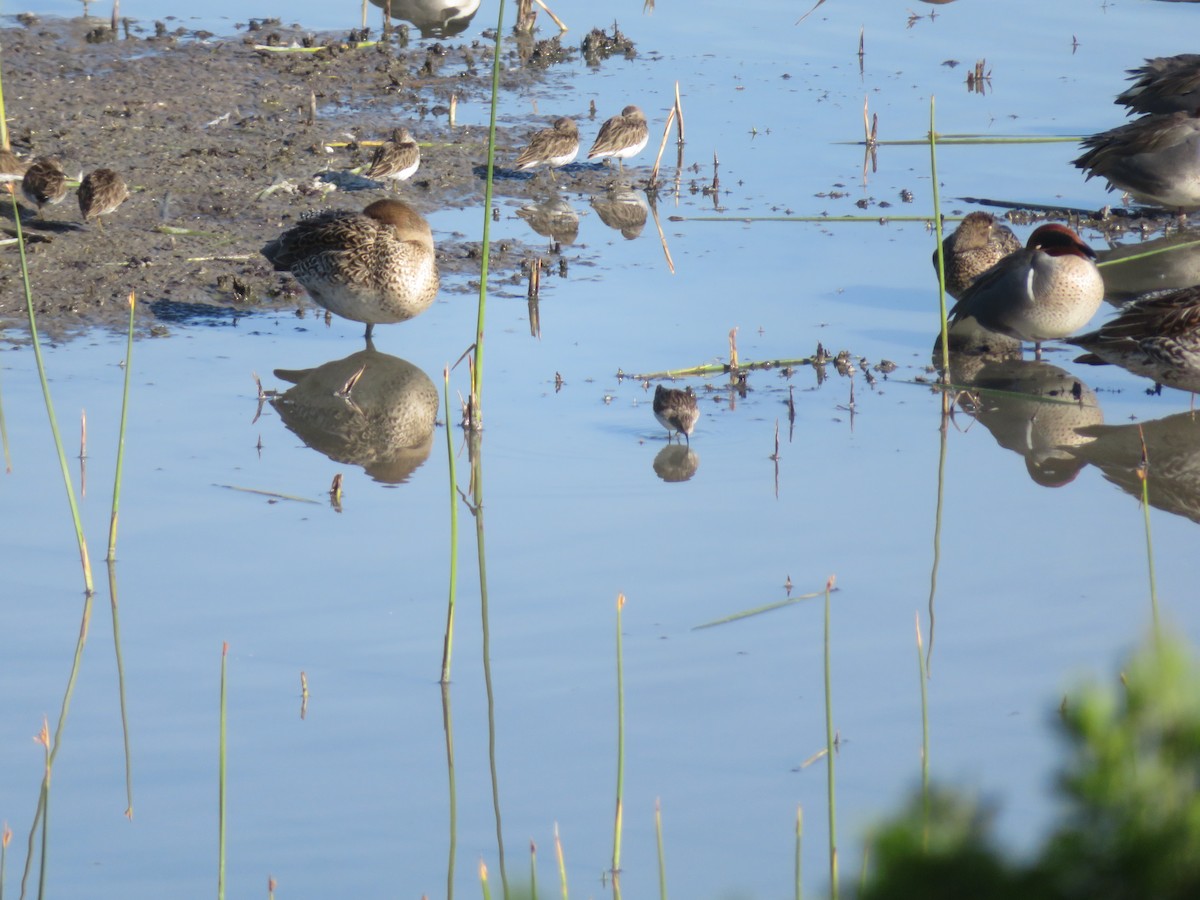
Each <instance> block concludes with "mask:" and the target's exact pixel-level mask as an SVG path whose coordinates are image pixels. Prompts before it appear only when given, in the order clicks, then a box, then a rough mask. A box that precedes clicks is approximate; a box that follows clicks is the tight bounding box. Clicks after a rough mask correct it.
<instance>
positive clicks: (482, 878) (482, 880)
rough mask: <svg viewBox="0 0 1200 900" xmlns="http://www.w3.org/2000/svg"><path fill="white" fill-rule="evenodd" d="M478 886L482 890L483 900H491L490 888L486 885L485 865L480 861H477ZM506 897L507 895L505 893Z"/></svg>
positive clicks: (486, 872) (486, 873)
mask: <svg viewBox="0 0 1200 900" xmlns="http://www.w3.org/2000/svg"><path fill="white" fill-rule="evenodd" d="M479 886H480V887H481V888H483V900H492V888H491V885H489V884H488V871H487V863H485V862H484V861H483V860H482V859H481V860H480V861H479ZM505 896H506V897H507V896H508V894H507V893H506V894H505Z"/></svg>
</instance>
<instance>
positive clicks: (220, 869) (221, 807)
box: [217, 641, 229, 900]
mask: <svg viewBox="0 0 1200 900" xmlns="http://www.w3.org/2000/svg"><path fill="white" fill-rule="evenodd" d="M228 658H229V642H228V641H225V642H224V643H222V644H221V715H220V720H221V725H220V732H219V737H218V746H217V900H225V711H226V703H225V673H226V661H227V660H228Z"/></svg>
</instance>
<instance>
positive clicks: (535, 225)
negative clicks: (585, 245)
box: [517, 195, 579, 244]
mask: <svg viewBox="0 0 1200 900" xmlns="http://www.w3.org/2000/svg"><path fill="white" fill-rule="evenodd" d="M517 216H519V217H520V218H522V219H524V220H525V222H526V224H528V225H529V227H530V228H532V229H533V230H534V231H535V232H536V233H537V234H540V235H541V236H542V237H544V238H549V239H550V240H552V241H555V242H557V243H559V244H573V243H575V239H576V238H577V237H579V213H577V212H575V209H574V208H573V207H572V206H571V204H570V203H568V202H567V201H566V200H564V199H563V198H562V197H559V196H557V195H555V196H553V197H549V198H547V199H546V200H543V201H542V202H541V203H538V204H536V205H534V206H525V207H522V208H521V209H518V210H517Z"/></svg>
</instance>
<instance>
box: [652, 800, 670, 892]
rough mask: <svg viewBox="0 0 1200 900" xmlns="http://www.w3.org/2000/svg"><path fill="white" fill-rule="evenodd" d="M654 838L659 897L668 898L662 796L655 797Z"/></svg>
mask: <svg viewBox="0 0 1200 900" xmlns="http://www.w3.org/2000/svg"><path fill="white" fill-rule="evenodd" d="M654 838H655V842H656V843H657V844H658V898H659V900H667V859H666V854H665V853H663V827H662V798H661V797H655V798H654Z"/></svg>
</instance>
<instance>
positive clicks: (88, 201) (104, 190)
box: [78, 169, 129, 231]
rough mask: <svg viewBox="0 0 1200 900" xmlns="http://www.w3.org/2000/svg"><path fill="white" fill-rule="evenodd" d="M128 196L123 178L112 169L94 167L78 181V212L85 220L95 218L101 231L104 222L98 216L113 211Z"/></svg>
mask: <svg viewBox="0 0 1200 900" xmlns="http://www.w3.org/2000/svg"><path fill="white" fill-rule="evenodd" d="M128 196H129V189H128V188H127V187H126V186H125V179H123V178H122V177H121V176H120V175H118V174H117V173H116V172H114V171H113V170H112V169H96V170H94V171H92V172H89V173H88V174H87V176H86V177H85V178H84V179H83V181H81V182H80V183H79V191H78V198H79V212H80V213H82V214H83V220H84V221H85V222H90V221H91V220H92V219H95V220H96V224H97V225H99V226H100V229H101V230H102V231H103V230H104V222H103V220H102V219H101V218H100V217H101V216H105V215H108V214H109V213H110V212H113V211H114V210H115V209H116V208H117V207H118V206H120V205H121V204H122V203H124V202H125V200H126V198H127V197H128Z"/></svg>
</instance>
